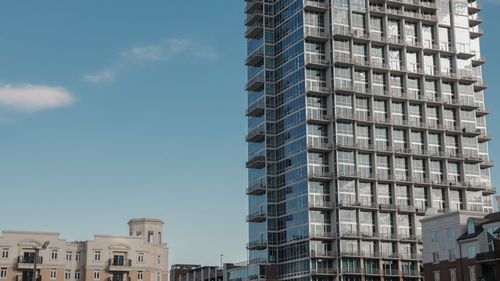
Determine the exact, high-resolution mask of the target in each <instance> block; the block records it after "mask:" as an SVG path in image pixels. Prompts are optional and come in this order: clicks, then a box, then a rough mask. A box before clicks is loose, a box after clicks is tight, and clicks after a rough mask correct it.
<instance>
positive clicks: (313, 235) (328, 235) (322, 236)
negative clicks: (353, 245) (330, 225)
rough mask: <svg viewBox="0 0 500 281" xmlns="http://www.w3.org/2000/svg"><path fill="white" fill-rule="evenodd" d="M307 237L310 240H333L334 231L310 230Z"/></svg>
mask: <svg viewBox="0 0 500 281" xmlns="http://www.w3.org/2000/svg"><path fill="white" fill-rule="evenodd" d="M309 238H310V239H312V240H333V239H335V233H333V232H328V231H324V232H310V233H309Z"/></svg>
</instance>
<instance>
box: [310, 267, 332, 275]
mask: <svg viewBox="0 0 500 281" xmlns="http://www.w3.org/2000/svg"><path fill="white" fill-rule="evenodd" d="M333 274H337V272H336V271H335V269H333V268H331V267H325V268H315V269H311V275H316V276H322V275H333Z"/></svg>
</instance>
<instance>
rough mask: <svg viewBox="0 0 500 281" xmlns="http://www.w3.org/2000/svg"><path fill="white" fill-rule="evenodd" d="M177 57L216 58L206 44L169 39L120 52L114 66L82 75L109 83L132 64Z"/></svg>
mask: <svg viewBox="0 0 500 281" xmlns="http://www.w3.org/2000/svg"><path fill="white" fill-rule="evenodd" d="M177 57H183V58H196V59H209V60H213V59H216V58H217V57H218V54H217V52H216V51H215V50H214V49H213V48H212V47H211V46H210V45H208V44H202V43H199V42H196V41H192V40H189V39H180V38H171V39H167V40H163V41H161V42H159V43H157V44H151V45H145V46H137V47H133V48H131V49H129V50H126V51H124V52H121V53H120V54H119V57H118V63H117V64H116V65H115V66H113V67H110V68H106V69H104V70H102V71H100V72H96V73H92V74H87V75H84V76H83V79H84V80H85V81H87V82H89V83H103V82H111V81H113V80H114V79H115V77H116V76H118V74H119V73H120V71H122V70H123V69H124V68H126V67H129V66H132V65H134V64H145V63H153V62H162V61H167V60H170V59H173V58H177Z"/></svg>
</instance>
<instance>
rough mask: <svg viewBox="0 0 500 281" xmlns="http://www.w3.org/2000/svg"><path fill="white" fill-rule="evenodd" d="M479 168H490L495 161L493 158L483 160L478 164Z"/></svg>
mask: <svg viewBox="0 0 500 281" xmlns="http://www.w3.org/2000/svg"><path fill="white" fill-rule="evenodd" d="M479 165H480V166H481V168H491V167H493V166H495V162H493V160H485V161H483V162H481V163H480V164H479Z"/></svg>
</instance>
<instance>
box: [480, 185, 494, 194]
mask: <svg viewBox="0 0 500 281" xmlns="http://www.w3.org/2000/svg"><path fill="white" fill-rule="evenodd" d="M482 191H483V194H484V195H493V194H496V193H497V189H496V188H495V187H491V186H489V187H484V188H483V189H482Z"/></svg>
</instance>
